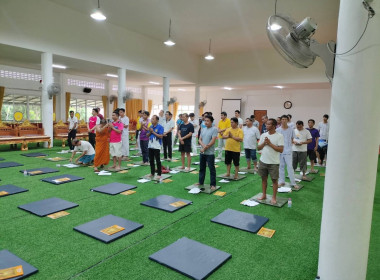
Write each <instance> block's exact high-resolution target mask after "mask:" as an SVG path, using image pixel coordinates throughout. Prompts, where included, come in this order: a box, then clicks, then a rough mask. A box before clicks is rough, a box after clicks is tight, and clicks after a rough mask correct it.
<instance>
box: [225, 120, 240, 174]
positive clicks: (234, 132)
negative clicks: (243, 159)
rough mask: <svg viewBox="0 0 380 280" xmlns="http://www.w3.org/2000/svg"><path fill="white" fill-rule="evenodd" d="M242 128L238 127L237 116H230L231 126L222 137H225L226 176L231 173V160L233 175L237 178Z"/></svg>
mask: <svg viewBox="0 0 380 280" xmlns="http://www.w3.org/2000/svg"><path fill="white" fill-rule="evenodd" d="M243 138H244V134H243V130H242V129H240V128H239V120H238V119H237V118H231V127H230V128H227V130H226V131H225V132H224V134H223V139H226V148H225V150H226V159H225V161H224V163H225V164H226V165H227V173H226V175H225V176H226V177H230V174H231V162H232V161H233V162H234V166H235V176H234V179H237V178H238V172H239V162H240V142H242V141H243Z"/></svg>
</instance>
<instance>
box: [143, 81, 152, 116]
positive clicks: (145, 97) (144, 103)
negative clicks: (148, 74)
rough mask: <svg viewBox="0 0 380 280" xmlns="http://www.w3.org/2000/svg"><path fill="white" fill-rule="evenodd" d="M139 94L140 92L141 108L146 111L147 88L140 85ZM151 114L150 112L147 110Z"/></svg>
mask: <svg viewBox="0 0 380 280" xmlns="http://www.w3.org/2000/svg"><path fill="white" fill-rule="evenodd" d="M141 94H142V106H143V107H142V109H143V110H145V111H147V110H148V89H147V88H146V87H145V86H142V88H141ZM149 113H150V114H152V112H149Z"/></svg>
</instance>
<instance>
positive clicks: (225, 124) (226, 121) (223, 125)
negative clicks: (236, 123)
mask: <svg viewBox="0 0 380 280" xmlns="http://www.w3.org/2000/svg"><path fill="white" fill-rule="evenodd" d="M229 127H231V121H230V119H229V118H225V119H224V121H223V120H220V121H219V123H218V129H220V130H223V129H226V128H229ZM218 138H222V136H221V135H220V134H219V133H218Z"/></svg>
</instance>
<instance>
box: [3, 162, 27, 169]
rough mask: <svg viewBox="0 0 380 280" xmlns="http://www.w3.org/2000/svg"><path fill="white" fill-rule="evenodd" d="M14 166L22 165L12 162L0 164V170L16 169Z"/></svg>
mask: <svg viewBox="0 0 380 280" xmlns="http://www.w3.org/2000/svg"><path fill="white" fill-rule="evenodd" d="M16 166H24V165H23V164H21V163H18V162H13V161H7V162H0V168H8V167H16Z"/></svg>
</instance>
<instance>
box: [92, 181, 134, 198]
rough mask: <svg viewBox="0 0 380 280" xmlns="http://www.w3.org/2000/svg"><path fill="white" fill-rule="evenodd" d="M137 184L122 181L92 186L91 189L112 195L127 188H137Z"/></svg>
mask: <svg viewBox="0 0 380 280" xmlns="http://www.w3.org/2000/svg"><path fill="white" fill-rule="evenodd" d="M135 188H136V186H132V185H127V184H122V183H110V184H107V185H104V186H100V187H96V188H92V189H91V191H94V192H100V193H105V194H110V195H115V194H119V193H121V192H125V191H127V190H131V189H135Z"/></svg>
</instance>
